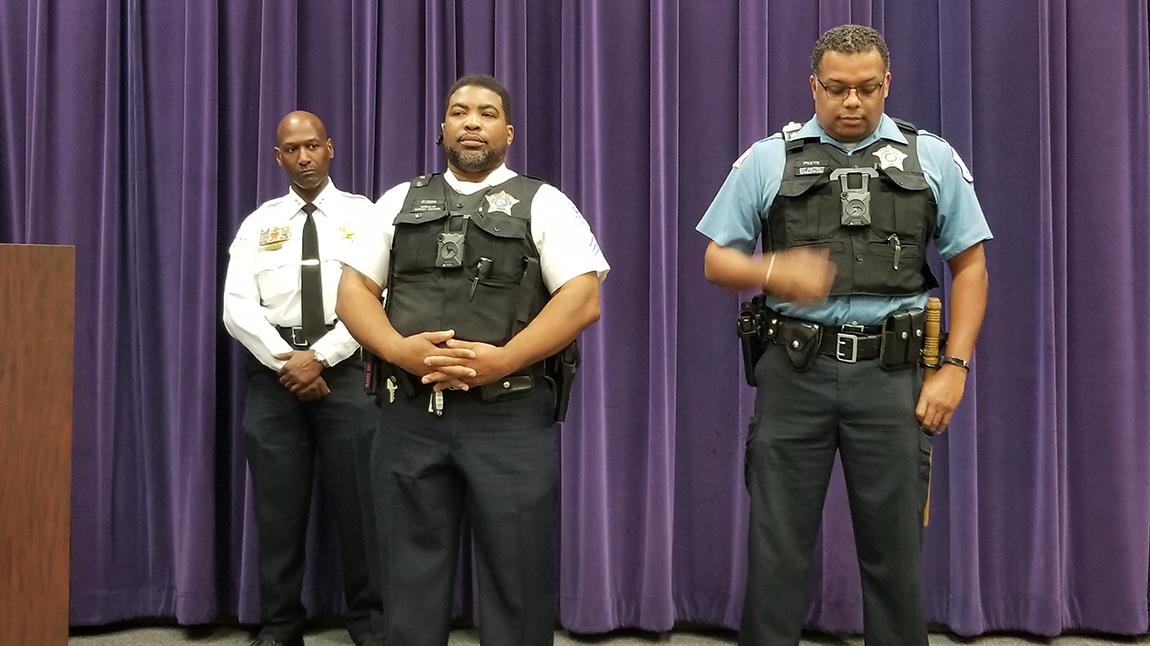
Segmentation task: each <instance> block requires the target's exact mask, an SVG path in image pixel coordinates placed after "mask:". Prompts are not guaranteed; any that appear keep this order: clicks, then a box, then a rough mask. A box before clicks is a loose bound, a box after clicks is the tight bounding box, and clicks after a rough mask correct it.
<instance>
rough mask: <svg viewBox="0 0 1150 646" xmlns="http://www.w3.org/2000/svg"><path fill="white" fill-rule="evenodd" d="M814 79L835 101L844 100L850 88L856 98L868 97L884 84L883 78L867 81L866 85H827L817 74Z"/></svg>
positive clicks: (873, 94) (876, 92)
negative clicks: (880, 80)
mask: <svg viewBox="0 0 1150 646" xmlns="http://www.w3.org/2000/svg"><path fill="white" fill-rule="evenodd" d="M815 80H816V81H818V82H819V85H821V86H823V92H826V93H827V96H828V97H830V98H832V99H834V100H836V101H846V100H847V96H849V95H850V93H851V90H854V91H855V95H857V96H858V98H860V99H869V98H871V97H873V96H875V95H876V94H878V91H879V90H881V89H882V86H883V85H886V81H885V80H884V81H883V82H882V83H868V84H867V85H837V84H836V85H827V84H826V83H823V80H822V79H820V78H819V77H817V76H816V77H815Z"/></svg>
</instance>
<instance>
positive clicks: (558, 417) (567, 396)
mask: <svg viewBox="0 0 1150 646" xmlns="http://www.w3.org/2000/svg"><path fill="white" fill-rule="evenodd" d="M578 371H579V341H578V340H575V341H572V342H571V343H570V344H568V345H567V347H565V348H563V349H562V350H560V351H559V352H558V353H557V354H555V355H553V356H551V357H548V358H547V360H546V361H545V362H544V373H545V375H546V378H547V379H550V380H551V383H552V384H553V385H554V386H555V421H556V422H562V421H564V420H565V419H567V404H568V403H570V401H571V387H572V386H573V385H574V384H575V373H577V372H578Z"/></svg>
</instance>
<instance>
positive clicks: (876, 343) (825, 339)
mask: <svg viewBox="0 0 1150 646" xmlns="http://www.w3.org/2000/svg"><path fill="white" fill-rule="evenodd" d="M765 323H766V324H767V325H766V329H765V330H763V332H764V337H765V338H766V339H767V340H768V341H770V342H772V343H775V344H778V345H786V344H788V343H790V344H792V345H793V346H794V347H793V348H792V349H798V344H799V341H798V338H800V337H805V336H810V335H812V333H813V334H814V335H818V336H819V348H818V353H819V354H821V355H825V356H828V357H832V358H834V359H837V360H839V361H842V362H843V363H855V362H857V361H867V360H870V359H877V358H878V357H879V354H880V352H881V350H882V326H881V325H822V324H820V323H815V322H813V321H804V320H802V319H795V318H791V317H789V316H783V315H781V314H777V313H774V312H771V313H769V314H768V317H767V320H766V321H765ZM798 330H802V331H804V332H805V333H804V334H796V333H795V332H796V331H798ZM820 331H821V334H819V332H820Z"/></svg>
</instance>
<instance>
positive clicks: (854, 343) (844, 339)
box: [835, 325, 859, 363]
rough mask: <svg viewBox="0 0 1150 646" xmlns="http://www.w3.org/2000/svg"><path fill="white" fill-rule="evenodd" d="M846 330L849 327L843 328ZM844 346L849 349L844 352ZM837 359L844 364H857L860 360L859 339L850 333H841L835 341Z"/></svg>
mask: <svg viewBox="0 0 1150 646" xmlns="http://www.w3.org/2000/svg"><path fill="white" fill-rule="evenodd" d="M843 327H844V328H845V327H847V326H845V325H844V326H843ZM844 346H845V347H846V348H849V349H848V350H847V351H845V352H844ZM835 358H836V359H838V360H839V361H842V362H843V363H855V362H856V361H858V358H859V338H858V337H857V336H855V335H853V334H850V333H844V332H839V333H838V334H837V335H836V341H835Z"/></svg>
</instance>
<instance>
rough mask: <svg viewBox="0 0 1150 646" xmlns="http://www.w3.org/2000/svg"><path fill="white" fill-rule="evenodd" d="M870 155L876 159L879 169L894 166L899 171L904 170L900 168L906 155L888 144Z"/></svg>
mask: <svg viewBox="0 0 1150 646" xmlns="http://www.w3.org/2000/svg"><path fill="white" fill-rule="evenodd" d="M871 154H872V155H874V156H875V157H878V167H879V168H890V167H891V166H894V167H895V168H897V169H899V170H906V169H905V168H903V167H902V160H904V159H906V157H907V154H906V153H904V152H903V151H901V150H899V149H897V148H895V147H893V146H891V145H890V144H887V145H885V146H883V147H882V148H879V149H878V150H876V151H874V152H873V153H871Z"/></svg>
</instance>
